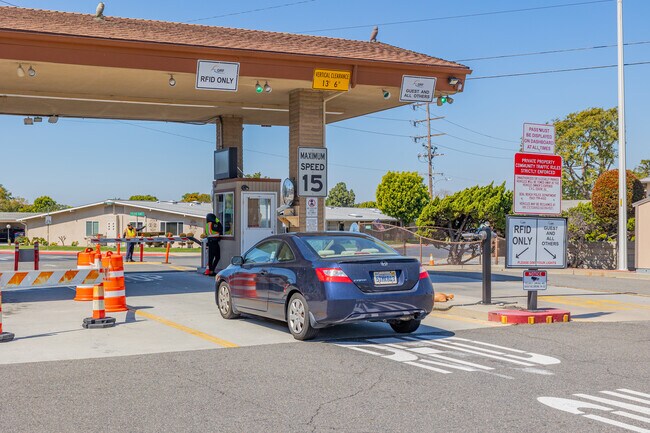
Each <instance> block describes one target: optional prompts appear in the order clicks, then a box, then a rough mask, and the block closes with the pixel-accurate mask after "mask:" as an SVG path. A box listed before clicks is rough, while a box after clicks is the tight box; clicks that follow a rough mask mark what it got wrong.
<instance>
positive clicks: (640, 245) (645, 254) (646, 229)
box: [636, 202, 650, 270]
mask: <svg viewBox="0 0 650 433" xmlns="http://www.w3.org/2000/svg"><path fill="white" fill-rule="evenodd" d="M636 268H637V269H646V270H650V202H647V203H643V204H641V205H639V206H637V207H636Z"/></svg>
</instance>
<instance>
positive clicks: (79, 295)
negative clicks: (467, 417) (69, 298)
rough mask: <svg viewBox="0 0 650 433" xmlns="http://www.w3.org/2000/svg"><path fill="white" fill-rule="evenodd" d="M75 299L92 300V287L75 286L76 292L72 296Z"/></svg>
mask: <svg viewBox="0 0 650 433" xmlns="http://www.w3.org/2000/svg"><path fill="white" fill-rule="evenodd" d="M74 300H75V301H92V300H93V288H92V287H90V288H87V287H81V288H80V287H77V292H76V295H75V297H74Z"/></svg>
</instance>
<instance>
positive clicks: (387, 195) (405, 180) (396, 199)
mask: <svg viewBox="0 0 650 433" xmlns="http://www.w3.org/2000/svg"><path fill="white" fill-rule="evenodd" d="M375 197H377V207H378V208H379V210H381V211H382V212H383V213H384V214H386V215H388V216H392V217H393V218H397V219H398V220H400V221H401V222H402V224H403V225H407V224H410V223H412V222H413V221H415V219H416V218H417V217H418V216H419V215H420V212H422V209H423V208H424V206H426V204H427V203H428V202H429V193H428V191H427V188H426V187H425V186H424V184H423V183H422V176H420V175H419V174H418V173H417V172H415V171H411V172H409V171H404V172H396V171H389V172H388V173H386V174H385V175H384V177H383V178H382V179H381V183H380V184H379V186H377V192H376V194H375Z"/></svg>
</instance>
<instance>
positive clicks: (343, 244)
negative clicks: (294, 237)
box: [303, 235, 397, 258]
mask: <svg viewBox="0 0 650 433" xmlns="http://www.w3.org/2000/svg"><path fill="white" fill-rule="evenodd" d="M303 240H304V241H305V242H306V243H307V245H309V246H310V247H311V249H312V250H314V252H315V253H316V254H318V255H319V256H320V257H323V258H329V257H348V256H380V255H388V254H390V255H394V254H397V252H396V251H395V250H393V249H392V248H391V247H389V246H388V245H386V244H384V243H383V242H380V241H378V240H376V239H368V238H365V237H357V236H326V235H324V236H306V237H303Z"/></svg>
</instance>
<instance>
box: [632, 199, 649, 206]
mask: <svg viewBox="0 0 650 433" xmlns="http://www.w3.org/2000/svg"><path fill="white" fill-rule="evenodd" d="M646 203H650V197H646V198H644V199H642V200H639V201H637V202H636V203H632V206H634V207H637V206H641V205H642V204H646Z"/></svg>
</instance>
